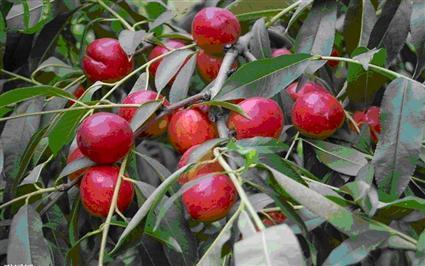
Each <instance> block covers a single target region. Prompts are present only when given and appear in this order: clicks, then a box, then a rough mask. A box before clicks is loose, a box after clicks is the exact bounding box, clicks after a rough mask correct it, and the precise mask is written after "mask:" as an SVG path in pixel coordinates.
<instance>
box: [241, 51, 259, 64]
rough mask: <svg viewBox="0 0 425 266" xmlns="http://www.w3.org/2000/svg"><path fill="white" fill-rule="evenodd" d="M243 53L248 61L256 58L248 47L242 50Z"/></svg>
mask: <svg viewBox="0 0 425 266" xmlns="http://www.w3.org/2000/svg"><path fill="white" fill-rule="evenodd" d="M243 55H244V56H245V58H246V59H248V61H249V62H253V61H256V60H257V58H256V57H255V56H254V55H253V54H252V53H251V52H250V51H249V50H248V49H247V50H245V51H244V52H243Z"/></svg>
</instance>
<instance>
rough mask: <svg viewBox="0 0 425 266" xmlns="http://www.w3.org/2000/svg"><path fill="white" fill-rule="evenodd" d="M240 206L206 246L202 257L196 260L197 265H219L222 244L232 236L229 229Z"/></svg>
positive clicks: (236, 216)
mask: <svg viewBox="0 0 425 266" xmlns="http://www.w3.org/2000/svg"><path fill="white" fill-rule="evenodd" d="M241 210H242V208H241V207H239V208H238V210H237V211H236V212H235V213H234V214H233V215H232V217H231V218H230V219H229V220H228V221H227V223H226V224H225V225H224V226H223V228H222V229H221V231H220V233H219V234H218V235H217V236H216V237H215V239H214V241H213V242H212V243H211V245H210V246H209V247H208V249H207V251H205V253H204V254H203V255H202V258H201V259H200V260H199V261H198V264H197V265H200V266H210V265H220V264H221V262H222V259H221V251H222V248H223V245H224V244H225V243H226V242H227V241H228V240H229V239H230V237H231V236H232V232H231V229H232V227H233V224H234V222H235V220H236V218H238V216H239V213H240V211H241Z"/></svg>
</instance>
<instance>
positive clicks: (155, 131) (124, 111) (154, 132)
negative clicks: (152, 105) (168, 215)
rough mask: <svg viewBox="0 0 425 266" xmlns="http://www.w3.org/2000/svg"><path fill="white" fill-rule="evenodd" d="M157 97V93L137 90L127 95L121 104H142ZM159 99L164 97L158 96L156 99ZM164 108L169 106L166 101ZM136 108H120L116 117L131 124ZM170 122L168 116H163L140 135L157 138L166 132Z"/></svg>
mask: <svg viewBox="0 0 425 266" xmlns="http://www.w3.org/2000/svg"><path fill="white" fill-rule="evenodd" d="M157 97H158V93H156V92H154V91H150V90H139V91H136V92H133V93H130V94H129V95H127V97H125V98H124V100H123V101H122V103H124V104H143V103H146V102H150V101H154V100H156V99H157ZM158 98H159V99H163V98H164V96H162V95H160V96H159V97H158ZM164 105H165V106H169V105H170V104H169V103H168V101H167V100H165V101H164ZM137 110H138V109H137V108H135V107H132V108H120V109H119V110H118V115H119V116H121V117H122V118H124V119H125V120H127V121H128V122H129V123H130V122H131V119H133V117H134V115H135V114H136V112H137ZM153 118H154V117H151V118H150V119H153ZM169 120H170V116H165V117H163V118H161V119H160V120H159V121H158V122H156V123H155V124H153V125H152V126H150V127H149V128H148V129H146V130H145V131H144V132H143V134H142V135H144V136H158V135H161V134H162V133H164V132H165V131H166V130H167V126H168V122H169Z"/></svg>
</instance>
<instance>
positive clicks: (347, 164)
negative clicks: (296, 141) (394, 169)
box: [305, 140, 367, 176]
mask: <svg viewBox="0 0 425 266" xmlns="http://www.w3.org/2000/svg"><path fill="white" fill-rule="evenodd" d="M305 142H307V143H309V144H312V146H313V147H314V149H315V151H316V155H317V158H318V159H319V161H321V162H322V163H324V164H325V165H326V166H328V167H329V168H331V169H332V170H334V171H337V172H339V173H342V174H345V175H351V176H355V175H357V173H358V172H359V170H360V169H361V168H362V167H363V166H365V165H366V164H367V160H366V155H365V154H363V153H361V152H359V151H357V150H355V149H352V148H349V147H345V146H341V145H337V144H333V143H330V142H326V141H322V140H311V141H306V140H305Z"/></svg>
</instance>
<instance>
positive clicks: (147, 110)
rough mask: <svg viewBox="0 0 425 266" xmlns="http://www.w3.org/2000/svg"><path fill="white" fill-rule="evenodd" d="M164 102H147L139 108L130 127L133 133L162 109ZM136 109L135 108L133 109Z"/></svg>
mask: <svg viewBox="0 0 425 266" xmlns="http://www.w3.org/2000/svg"><path fill="white" fill-rule="evenodd" d="M161 105H162V100H156V101H150V102H146V103H144V104H142V105H140V107H138V109H137V111H136V113H135V115H134V116H133V118H132V119H131V122H130V126H131V129H132V130H133V131H136V130H137V129H138V128H139V127H141V126H142V125H143V124H144V123H146V122H147V121H148V120H149V118H150V117H151V116H152V115H153V114H154V113H155V112H156V111H157V110H158V109H159V108H160V107H161ZM133 108H134V107H133Z"/></svg>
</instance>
